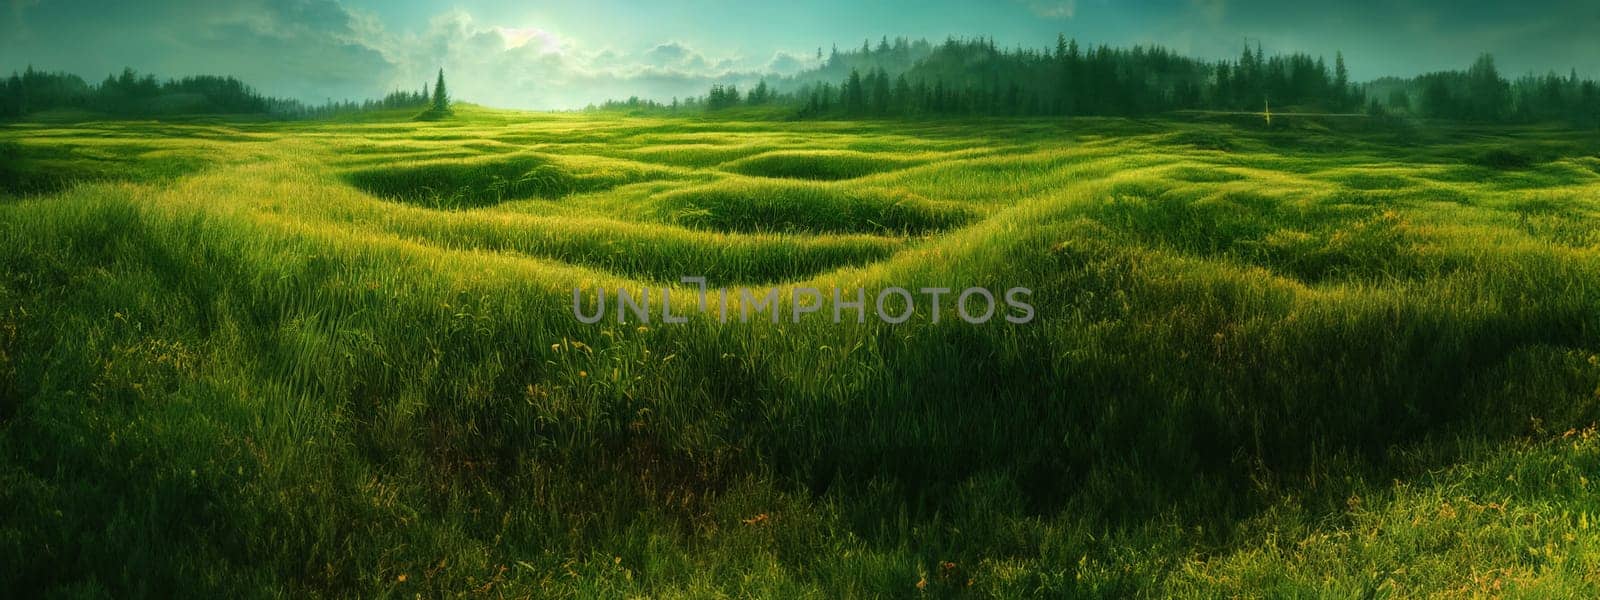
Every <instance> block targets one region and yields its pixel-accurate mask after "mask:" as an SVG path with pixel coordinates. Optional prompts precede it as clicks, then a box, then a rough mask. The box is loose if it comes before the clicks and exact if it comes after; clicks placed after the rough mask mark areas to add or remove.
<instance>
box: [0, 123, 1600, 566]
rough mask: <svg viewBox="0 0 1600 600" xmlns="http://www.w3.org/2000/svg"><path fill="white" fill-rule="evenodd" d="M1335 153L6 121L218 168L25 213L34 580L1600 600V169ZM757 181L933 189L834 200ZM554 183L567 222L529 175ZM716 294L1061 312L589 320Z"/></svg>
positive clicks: (1367, 144) (22, 402) (1233, 146)
mask: <svg viewBox="0 0 1600 600" xmlns="http://www.w3.org/2000/svg"><path fill="white" fill-rule="evenodd" d="M835 127H837V128H835ZM191 129H192V130H191ZM1518 134H1519V132H1517V131H1508V132H1505V133H1504V134H1503V135H1505V136H1508V137H1513V138H1514V137H1515V136H1517V135H1518ZM1293 135H1294V132H1271V133H1263V132H1256V131H1252V130H1249V129H1247V128H1244V127H1237V128H1233V127H1226V126H1220V125H1211V124H1183V123H1169V124H1162V125H1161V126H1159V127H1154V126H1151V125H1150V124H1144V123H1127V122H1120V121H1114V120H1095V121H1083V122H1074V123H1068V124H1044V123H1037V122H1029V121H1000V122H984V123H970V124H915V123H906V124H893V123H879V124H854V125H850V126H848V127H847V126H845V125H837V126H835V125H833V124H794V123H777V122H761V123H754V122H752V123H744V122H729V123H715V122H700V121H674V120H654V119H618V118H613V117H594V116H586V115H527V114H522V113H506V112H494V111H485V110H482V109H475V108H470V107H467V108H462V109H461V114H460V115H459V116H458V118H457V119H455V120H453V121H449V122H440V123H412V122H405V123H366V122H362V123H323V124H317V123H295V124H274V123H262V124H236V125H193V126H186V125H172V124H155V123H145V124H121V123H105V124H93V123H91V124H82V125H77V126H74V127H71V128H65V127H63V128H56V129H48V128H43V129H41V128H31V127H20V126H19V127H14V128H8V129H4V130H0V143H6V142H9V143H11V144H12V145H13V146H12V147H14V148H18V149H20V150H19V151H20V152H21V153H22V157H21V160H23V161H25V162H23V163H22V164H25V165H31V164H39V163H38V162H37V161H63V162H60V163H59V164H61V165H65V167H64V168H71V167H72V166H73V165H76V164H78V163H79V162H81V163H82V166H83V167H84V169H85V171H84V172H86V173H87V172H91V171H92V170H93V169H94V168H98V167H97V166H95V165H93V164H92V159H89V158H86V157H81V156H80V155H81V154H83V153H82V152H80V151H79V150H77V149H78V148H90V147H92V146H94V145H97V144H99V145H113V146H114V145H120V144H123V143H125V142H124V141H123V140H133V139H137V140H139V141H138V143H141V144H154V145H158V146H159V150H160V152H158V153H152V151H150V150H141V151H139V152H133V151H131V150H129V151H126V153H125V154H126V155H128V156H129V158H127V159H126V160H127V161H128V162H129V164H133V165H159V164H160V161H161V160H166V159H171V160H179V161H190V162H191V163H192V168H190V169H188V170H186V171H184V172H183V173H181V174H179V173H173V174H172V175H171V176H170V177H158V178H152V179H143V178H134V179H131V180H106V179H103V178H99V177H89V176H85V177H80V178H71V179H69V180H68V181H67V183H65V184H63V185H61V186H59V187H56V188H53V189H52V190H46V191H43V192H38V193H35V192H30V193H28V194H27V195H26V196H22V195H17V194H15V193H14V192H15V190H9V191H11V192H12V193H13V195H12V197H10V198H8V199H6V200H5V201H4V202H3V203H0V264H4V265H5V269H4V270H3V271H0V273H3V276H0V587H3V588H4V589H8V590H17V591H19V592H21V593H23V594H24V595H47V594H58V595H67V596H102V595H111V596H173V595H207V596H218V595H252V596H254V595H284V596H345V595H407V596H410V595H417V594H421V595H423V596H442V595H459V594H463V593H465V594H473V593H476V594H484V595H499V594H504V595H507V596H540V597H544V596H556V597H569V596H570V597H576V596H583V597H590V596H619V595H622V596H638V595H643V596H669V597H700V596H708V595H759V596H784V597H787V596H809V597H835V596H846V597H854V596H892V597H901V596H917V595H924V594H926V595H937V596H950V597H956V596H1002V597H1010V596H1114V597H1125V596H1137V595H1147V596H1168V595H1173V596H1186V597H1212V596H1217V595H1268V596H1274V595H1338V596H1343V595H1382V594H1391V595H1470V594H1475V593H1481V594H1488V595H1494V594H1525V595H1535V596H1546V595H1572V596H1581V595H1589V594H1592V593H1593V592H1594V591H1595V589H1594V588H1595V585H1596V584H1595V581H1594V580H1593V579H1592V577H1591V575H1590V574H1591V573H1593V572H1594V571H1595V564H1596V561H1597V560H1600V559H1597V556H1600V554H1596V552H1595V546H1596V544H1597V543H1600V536H1597V535H1596V533H1595V532H1596V529H1595V528H1594V527H1593V526H1592V525H1591V522H1592V521H1593V520H1594V519H1596V518H1600V512H1597V506H1596V502H1595V500H1594V495H1593V494H1591V493H1587V492H1586V490H1587V489H1588V488H1587V486H1589V485H1591V484H1590V483H1589V482H1588V480H1587V479H1586V478H1585V476H1584V473H1586V472H1592V471H1593V470H1594V467H1595V466H1596V465H1595V463H1596V456H1597V454H1596V447H1597V446H1596V444H1595V436H1594V434H1593V430H1592V429H1591V428H1588V425H1589V424H1590V423H1592V422H1594V421H1595V419H1596V418H1597V415H1596V412H1597V408H1600V358H1597V357H1596V355H1597V354H1600V285H1596V282H1597V281H1600V238H1596V237H1595V236H1594V235H1593V233H1592V228H1590V227H1588V225H1589V223H1590V222H1591V221H1592V219H1593V217H1594V214H1595V211H1596V204H1595V199H1596V196H1595V193H1596V190H1600V175H1597V174H1595V173H1594V172H1593V171H1586V170H1585V169H1584V168H1583V166H1584V165H1587V164H1589V163H1590V162H1592V161H1593V160H1594V158H1593V156H1594V154H1593V153H1594V151H1595V148H1597V147H1600V145H1597V142H1596V140H1595V139H1594V138H1593V136H1585V135H1576V134H1569V135H1568V137H1565V138H1561V139H1553V140H1551V142H1550V144H1551V145H1552V146H1553V147H1556V148H1558V149H1560V150H1561V151H1560V152H1556V153H1554V154H1549V155H1542V156H1541V158H1540V160H1541V161H1543V162H1536V163H1534V164H1532V165H1530V166H1528V167H1526V168H1522V167H1518V168H1514V169H1498V168H1491V167H1484V166H1480V165H1473V164H1471V163H1470V161H1466V160H1465V159H1463V158H1460V157H1467V156H1473V155H1475V154H1477V153H1481V152H1485V151H1487V150H1488V149H1491V148H1493V147H1496V146H1497V145H1498V144H1499V143H1500V140H1497V139H1496V138H1495V137H1493V136H1490V137H1487V138H1485V137H1483V134H1482V132H1474V134H1473V135H1462V136H1460V139H1457V138H1456V137H1453V136H1452V135H1451V134H1450V132H1439V133H1436V134H1435V135H1436V136H1437V137H1436V138H1435V139H1434V140H1433V141H1432V143H1431V145H1429V146H1426V147H1420V148H1419V147H1409V146H1400V145H1395V144H1392V143H1391V142H1390V141H1389V140H1388V138H1386V137H1385V136H1384V135H1382V134H1381V132H1379V133H1372V132H1369V133H1348V134H1338V133H1327V132H1313V133H1307V134H1306V135H1307V136H1314V137H1316V138H1317V139H1314V140H1309V141H1299V142H1297V141H1296V140H1294V139H1292V137H1290V136H1293ZM1328 136H1333V137H1332V138H1331V139H1322V138H1325V137H1328ZM1341 136H1342V137H1341ZM24 138H26V139H24ZM40 139H46V140H49V141H48V142H43V143H41V142H37V141H36V140H40ZM1216 140H1223V141H1225V142H1226V143H1214V142H1215V141H1216ZM996 141H1002V142H1004V147H1003V148H1002V147H1001V145H1000V144H997V143H996ZM1201 142H1204V143H1201ZM128 143H131V142H128ZM676 144H684V145H685V146H686V151H685V152H683V153H674V152H671V151H669V150H668V149H670V148H672V147H673V146H674V145H676ZM506 146H511V147H514V148H516V149H515V150H510V151H507V150H506V149H505V147H506ZM723 146H727V147H730V148H742V149H750V148H777V147H782V148H785V149H786V150H785V151H784V152H786V153H793V154H785V155H784V156H792V155H799V156H804V157H805V158H804V160H803V161H801V162H802V163H804V164H802V166H801V167H796V168H803V169H813V168H815V169H833V171H832V172H834V173H852V172H854V171H852V169H858V168H859V165H858V164H856V163H861V164H872V165H876V164H894V165H896V166H895V168H893V169H887V170H883V171H882V172H879V173H877V174H875V175H871V176H863V177H851V178H835V179H837V180H836V181H830V182H814V181H797V180H795V179H796V178H791V177H786V176H775V175H778V174H779V171H772V170H768V171H765V172H763V173H755V174H753V175H752V174H740V173H738V172H739V171H748V170H749V166H750V165H751V164H763V163H761V162H760V161H755V162H751V163H743V164H742V165H741V166H733V167H728V168H723V167H719V166H717V165H719V164H721V163H722V162H725V161H724V160H723V159H728V160H738V156H739V155H738V153H737V152H730V153H729V154H726V155H723V154H720V153H718V152H713V151H711V150H709V148H710V147H718V148H720V147H723ZM1333 146H1337V147H1339V148H1343V150H1340V151H1337V152H1330V151H1327V150H1326V148H1328V147H1333ZM974 147H976V148H983V149H982V150H979V151H971V150H967V149H968V148H974ZM63 148H73V149H74V150H72V153H71V154H70V155H64V152H65V151H64V150H63ZM350 148H365V149H367V150H369V151H370V152H369V153H368V156H369V159H368V160H365V161H360V162H357V161H356V159H354V158H352V156H353V155H352V153H350V152H346V151H344V150H348V149H350ZM407 149H411V150H407ZM413 150H414V151H413ZM107 151H108V152H114V151H112V150H109V149H108V150H107ZM743 151H744V150H740V152H743ZM879 153H882V154H884V155H885V156H879V157H876V158H874V156H875V155H876V154H879ZM409 155H416V156H409ZM371 156H383V157H389V158H384V159H382V160H377V159H370V157H371ZM402 156H409V157H408V158H401V157H402ZM841 156H842V157H848V158H847V159H846V162H848V161H856V162H854V163H849V164H844V163H841V164H838V165H828V166H825V167H824V166H818V165H821V164H823V163H822V162H818V161H826V160H832V159H833V158H837V157H841ZM905 156H918V157H921V158H918V159H917V160H916V161H915V162H916V163H917V164H911V163H909V162H905V163H902V162H901V159H900V158H894V157H905ZM119 160H121V159H120V158H119ZM784 160H789V159H784ZM147 161H154V162H147ZM652 161H656V162H652ZM768 166H770V165H768ZM543 167H550V168H554V169H559V170H560V171H561V172H563V173H566V174H567V177H568V178H567V179H565V180H564V181H567V182H568V185H567V187H539V186H534V185H533V184H527V185H529V186H531V187H526V188H518V189H517V190H516V191H515V192H514V193H509V194H507V193H504V192H505V190H500V193H501V195H498V196H494V195H490V194H491V192H493V191H494V190H492V189H491V187H484V186H486V185H488V184H489V183H492V182H493V181H495V179H494V178H495V177H496V176H499V177H500V181H505V180H508V179H510V178H512V177H513V176H515V177H520V176H521V175H520V174H525V173H529V172H532V171H534V170H537V169H539V168H543ZM27 168H31V167H27ZM150 168H151V169H152V170H153V172H161V171H162V170H163V169H164V167H160V166H151V167H150ZM763 168H764V167H763ZM1454 169H1473V171H1472V172H1473V173H1475V174H1476V175H1474V176H1473V177H1458V176H1445V177H1441V176H1440V175H1441V174H1442V173H1449V172H1451V170H1454ZM758 170H760V169H759V168H758ZM30 172H31V171H30ZM585 178H588V179H587V180H589V181H595V182H601V183H595V184H593V185H582V184H578V183H574V182H578V181H584V180H585ZM811 178H816V177H811ZM486 182H489V183H486ZM424 189H426V190H432V191H433V192H437V191H438V190H449V189H454V190H457V191H460V190H463V189H465V190H468V191H465V192H461V193H459V194H457V195H455V196H448V197H456V198H459V199H460V201H459V202H444V201H439V200H437V198H443V197H447V196H444V195H432V194H433V192H428V193H423V192H419V191H418V190H424ZM408 194H409V195H408ZM386 198H393V199H409V200H412V203H411V204H405V203H396V202H390V201H388V200H387V199H386ZM419 198H434V199H435V200H433V201H431V202H430V201H421V202H420V204H421V206H418V205H416V204H418V202H417V200H418V199H419ZM518 198H523V200H517V199H518ZM528 198H531V199H528ZM446 209H448V210H446ZM684 275H709V276H711V279H712V283H713V285H753V286H767V285H780V284H781V285H784V286H790V285H792V286H812V287H820V288H824V289H827V288H832V287H835V286H838V287H844V288H855V287H863V288H866V289H868V290H869V291H870V290H876V289H879V288H883V287H888V286H899V287H906V288H911V289H916V288H919V287H929V286H941V287H953V288H964V287H968V286H988V287H990V288H1002V287H1011V286H1026V287H1030V288H1032V289H1033V290H1034V295H1033V299H1034V302H1035V305H1036V307H1037V309H1038V317H1037V319H1036V320H1035V321H1034V322H1033V323H1030V324H1027V325H1009V324H1004V323H1003V322H994V323H991V324H987V325H982V326H974V325H969V324H966V323H964V322H962V321H960V320H959V319H957V318H956V317H955V314H954V312H953V311H954V307H953V306H950V305H949V304H948V303H946V304H945V305H942V306H941V310H942V311H943V314H942V315H941V317H942V318H941V319H940V320H939V322H938V323H934V322H933V319H932V315H931V314H928V313H927V312H926V311H928V310H929V309H930V307H929V306H928V305H927V304H921V305H919V310H920V311H923V312H922V313H921V314H919V315H918V317H917V318H914V319H913V320H911V321H910V322H908V323H906V324H903V325H898V326H889V325H885V324H879V323H874V322H869V323H868V324H864V325H858V324H855V323H853V322H851V323H846V324H839V325H835V324H832V323H830V322H829V319H811V320H804V321H801V322H799V323H794V322H789V321H788V320H783V321H782V322H780V323H776V324H775V323H772V322H770V321H767V320H764V319H756V320H755V321H754V322H751V323H747V324H746V323H728V324H720V323H717V322H716V320H715V319H714V318H712V317H711V315H705V314H699V313H698V311H697V310H695V309H693V308H692V307H691V306H690V305H688V304H684V305H681V306H680V305H678V304H675V305H674V308H675V309H679V308H681V309H684V310H685V311H687V312H689V313H694V316H693V317H692V318H691V320H690V322H689V323H687V324H681V325H673V324H663V323H659V322H651V323H638V322H632V321H630V322H627V323H619V322H617V321H615V320H607V321H605V322H602V323H600V324H597V325H584V324H581V323H579V322H578V321H577V320H576V319H574V318H573V316H572V314H571V304H570V303H571V301H572V289H573V288H574V287H582V288H586V289H592V288H595V287H605V288H608V289H613V290H614V289H618V288H629V289H633V290H638V289H640V288H643V287H651V288H656V289H659V288H661V287H663V286H673V282H675V281H677V278H678V277H680V276H684ZM672 293H673V295H674V297H675V298H677V297H683V298H688V297H690V296H691V295H692V288H687V287H683V286H674V287H673V291H672ZM789 301H791V300H790V299H788V298H787V297H786V299H785V300H784V302H786V303H787V302H789ZM785 308H786V307H785Z"/></svg>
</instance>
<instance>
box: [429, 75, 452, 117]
mask: <svg viewBox="0 0 1600 600" xmlns="http://www.w3.org/2000/svg"><path fill="white" fill-rule="evenodd" d="M433 110H434V112H438V113H447V112H450V94H449V92H448V91H447V90H445V86H444V69H439V80H438V81H435V82H434V83H433Z"/></svg>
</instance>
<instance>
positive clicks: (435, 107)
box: [413, 69, 455, 121]
mask: <svg viewBox="0 0 1600 600" xmlns="http://www.w3.org/2000/svg"><path fill="white" fill-rule="evenodd" d="M454 114H455V113H453V112H451V110H450V92H449V91H447V90H445V87H444V69H439V80H438V81H436V82H434V84H433V98H432V101H431V103H429V104H428V109H427V110H424V111H422V113H421V114H418V115H417V116H416V117H413V118H414V119H416V120H418V121H438V120H440V119H445V118H449V117H450V116H452V115H454Z"/></svg>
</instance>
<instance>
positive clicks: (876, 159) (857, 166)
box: [724, 150, 918, 181]
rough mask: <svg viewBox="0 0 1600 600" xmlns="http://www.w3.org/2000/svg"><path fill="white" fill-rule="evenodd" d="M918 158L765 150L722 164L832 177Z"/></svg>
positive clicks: (762, 173)
mask: <svg viewBox="0 0 1600 600" xmlns="http://www.w3.org/2000/svg"><path fill="white" fill-rule="evenodd" d="M915 164H918V161H911V160H905V159H898V158H888V157H883V156H875V155H872V154H865V153H861V152H849V151H844V150H828V151H797V150H788V151H781V152H768V153H765V154H760V155H756V156H752V157H750V158H746V159H743V160H739V161H735V162H732V163H729V164H727V165H726V166H725V167H724V168H726V169H727V170H729V171H733V172H735V173H741V174H744V175H752V176H756V177H777V178H784V179H812V180H818V181H835V180H841V179H855V178H857V177H865V176H867V175H871V174H873V173H882V172H884V171H892V170H894V169H899V168H903V167H907V166H911V165H915Z"/></svg>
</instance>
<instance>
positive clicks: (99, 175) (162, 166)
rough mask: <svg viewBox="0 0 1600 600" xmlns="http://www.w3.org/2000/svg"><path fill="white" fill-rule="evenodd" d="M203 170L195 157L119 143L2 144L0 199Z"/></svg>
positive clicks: (202, 162) (141, 145) (155, 178)
mask: <svg viewBox="0 0 1600 600" xmlns="http://www.w3.org/2000/svg"><path fill="white" fill-rule="evenodd" d="M205 164H206V160H205V159H203V158H201V157H200V156H199V155H198V153H194V152H171V151H167V150H165V149H163V148H160V147H157V146H151V145H147V144H142V143H137V142H124V141H120V140H118V141H107V140H89V141H86V142H85V143H78V144H71V145H55V144H42V143H29V144H22V143H18V142H15V141H0V196H3V195H13V196H36V195H43V194H53V193H57V192H60V191H62V190H64V189H66V188H68V187H70V186H72V185H73V184H76V183H82V182H95V181H136V182H154V181H166V180H171V179H174V178H177V177H181V176H184V175H188V174H190V173H194V172H196V171H199V170H200V169H201V168H202V167H204V166H205Z"/></svg>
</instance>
